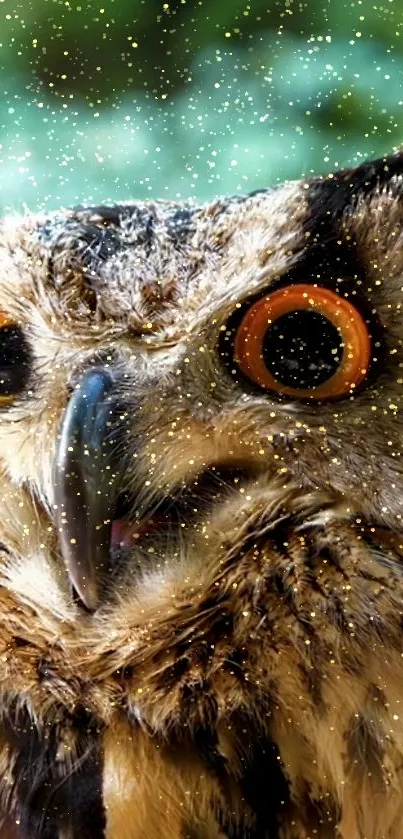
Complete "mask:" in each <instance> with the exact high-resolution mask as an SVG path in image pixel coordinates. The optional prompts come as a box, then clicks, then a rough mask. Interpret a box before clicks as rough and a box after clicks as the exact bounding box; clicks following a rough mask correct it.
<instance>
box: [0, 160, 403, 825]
mask: <svg viewBox="0 0 403 839" xmlns="http://www.w3.org/2000/svg"><path fill="white" fill-rule="evenodd" d="M401 173H402V174H403V155H402V154H401V153H398V154H395V155H392V156H390V157H389V158H385V159H384V160H381V161H376V162H375V163H369V164H364V165H363V166H361V167H359V168H358V169H356V170H350V171H348V172H340V173H337V174H334V175H330V176H328V177H324V178H317V179H315V180H312V181H310V182H297V183H292V184H288V185H285V186H283V187H279V188H277V189H275V190H268V191H262V192H259V193H256V194H254V195H251V196H246V197H245V198H242V199H240V198H234V199H228V200H222V201H217V202H215V203H214V204H211V205H207V206H203V207H196V206H187V205H179V204H178V205H177V204H173V203H169V202H167V203H164V202H155V203H152V204H151V203H150V204H142V205H141V204H137V205H135V204H127V205H125V204H122V205H115V206H111V207H98V208H89V209H87V208H79V209H76V210H73V211H68V212H62V213H58V214H55V215H54V216H50V217H48V218H40V217H37V216H26V217H24V218H15V217H13V218H7V219H4V220H3V222H2V223H1V226H0V309H1V311H3V312H4V313H5V314H6V315H7V316H8V317H9V318H10V319H11V320H13V321H14V322H16V323H18V324H19V325H20V327H21V329H22V330H23V332H24V334H25V336H26V341H27V342H28V344H29V347H30V358H31V362H30V363H31V367H30V376H29V381H28V384H27V386H26V387H25V388H24V390H23V392H22V393H21V394H20V395H19V397H18V398H17V399H16V400H15V401H14V402H13V403H12V404H10V405H6V406H4V407H3V408H1V410H0V464H1V474H2V491H1V499H0V512H1V516H0V541H1V558H2V563H1V584H2V585H1V589H0V598H1V610H0V615H1V618H0V691H1V701H0V713H1V721H2V725H1V730H0V744H1V751H0V777H1V789H2V800H3V811H4V813H5V814H8V821H7V823H6V822H5V823H4V827H3V833H2V834H0V835H1V836H2V839H3V836H4V839H7V837H11V836H13V839H14V836H15V837H18V839H20V837H23V839H36V837H37V839H78V837H79V839H102V837H105V838H106V839H143V837H144V839H225V838H227V839H311V837H312V838H313V837H319V839H401V833H402V828H401V824H402V819H403V715H402V702H403V691H402V677H403V626H402V607H403V574H402V559H403V535H402V530H403V528H402V503H403V502H402V498H403V492H402V490H403V469H402V465H401V450H402V442H403V440H402V437H403V427H402V421H401V417H400V411H401V407H402V402H403V399H402V397H403V375H402V372H401V371H402V369H403V346H402V335H403V308H402V302H403V292H402V287H403V246H402V245H403V243H402V237H403V232H402V231H403V225H402V220H403V196H402V174H401ZM301 280H304V281H307V282H320V283H323V284H324V285H327V286H329V287H332V288H337V289H338V290H340V291H341V292H342V293H345V294H347V296H348V297H349V298H351V299H352V300H354V299H355V298H358V297H360V298H362V299H363V301H364V302H365V305H366V307H367V309H368V311H371V312H372V313H373V315H374V316H375V317H376V321H377V323H378V324H379V329H380V332H379V335H380V337H379V341H376V342H374V347H375V353H376V356H377V360H376V361H375V362H374V364H373V369H372V370H371V373H370V376H369V378H368V380H367V381H366V383H365V387H363V388H362V389H361V391H360V392H359V393H357V394H356V395H355V396H354V398H353V397H347V398H345V399H344V400H340V401H338V402H337V403H321V404H318V405H312V404H307V403H305V402H298V401H292V400H288V401H284V400H281V399H280V400H279V399H278V398H276V397H275V396H273V395H271V394H269V393H266V392H262V391H259V390H257V389H253V388H251V387H249V386H247V385H246V384H245V383H244V382H242V381H241V380H240V379H239V378H237V377H236V376H234V374H233V372H232V370H231V365H229V366H228V364H227V363H226V361H225V359H224V358H223V355H222V351H221V349H220V347H221V344H220V335H221V334H222V331H223V327H224V329H225V325H226V323H227V321H228V318H230V317H231V316H232V314H233V312H234V311H235V310H236V307H237V306H238V305H239V304H242V303H243V302H244V301H245V300H248V299H249V298H250V299H253V298H254V297H255V296H256V295H257V294H260V293H262V292H264V291H266V290H267V289H269V288H271V287H273V285H274V284H279V283H280V284H284V283H288V282H300V281H301ZM94 364H97V365H99V364H102V365H104V366H107V367H108V369H110V370H111V371H112V372H113V375H114V377H115V378H116V382H117V393H118V399H119V406H120V408H121V420H122V422H123V423H124V430H125V434H124V442H122V437H120V438H119V441H118V442H117V444H116V445H117V446H119V451H118V455H119V457H120V458H121V460H122V462H123V463H124V467H125V469H124V479H123V483H122V488H123V489H124V490H126V491H128V492H129V493H130V495H131V497H132V498H135V499H136V511H137V512H139V514H140V515H143V514H144V515H146V514H149V513H150V511H153V510H154V509H156V508H158V505H160V504H161V503H162V502H164V501H166V500H167V499H168V500H169V501H170V502H171V503H176V502H181V503H182V505H184V499H186V498H187V497H189V501H188V507H186V505H185V506H182V508H181V509H182V515H183V520H182V525H183V527H181V528H179V532H178V533H170V532H169V530H168V532H167V533H166V534H165V535H163V534H161V533H160V532H156V533H154V532H153V531H152V530H151V531H150V532H149V533H146V534H145V535H143V537H142V538H140V539H139V540H138V544H135V545H133V546H132V548H131V549H130V550H129V551H128V552H127V554H126V555H125V556H124V557H123V560H122V561H121V562H120V563H118V564H117V567H116V569H114V572H113V574H111V575H110V578H107V579H106V580H105V581H104V590H103V601H102V605H101V606H100V608H99V609H98V610H97V611H95V612H94V614H90V613H88V612H86V611H85V610H84V609H83V608H82V606H81V605H80V604H79V603H78V602H77V598H75V597H73V595H72V593H71V588H70V584H69V579H68V575H67V572H66V569H65V566H64V564H63V562H62V560H61V556H60V549H59V541H58V533H57V528H56V527H55V524H54V504H55V497H54V458H55V448H56V442H57V436H58V431H59V428H60V424H61V421H62V417H63V413H64V410H65V407H66V404H67V402H68V399H69V396H70V394H71V392H72V390H73V389H74V387H75V385H76V384H77V382H78V381H79V380H80V376H81V375H82V373H83V371H85V370H86V369H87V368H88V367H89V366H90V365H94ZM233 470H240V471H239V472H237V473H236V474H237V477H236V479H235V480H233V475H235V472H234V471H233ZM214 474H216V481H215V483H214ZM206 476H210V479H211V477H212V476H213V483H211V482H210V483H208V482H206V481H205V478H206ZM189 508H191V511H192V515H189ZM14 821H15V822H16V823H17V827H16V828H15V831H16V832H14V827H13V828H12V826H11V825H12V822H14ZM11 831H12V832H11Z"/></svg>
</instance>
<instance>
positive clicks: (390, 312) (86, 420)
mask: <svg viewBox="0 0 403 839" xmlns="http://www.w3.org/2000/svg"><path fill="white" fill-rule="evenodd" d="M400 166H401V157H400V155H395V156H394V157H392V158H390V159H388V160H383V161H381V162H379V163H375V164H368V165H364V166H361V167H359V168H358V169H357V170H355V171H351V172H350V171H349V172H343V173H339V174H335V175H333V176H331V177H330V176H329V177H327V178H319V179H317V180H314V181H311V182H310V183H306V182H301V183H294V184H290V185H286V186H283V187H280V188H278V189H275V190H268V191H262V192H258V193H256V194H253V195H251V196H248V197H246V198H242V199H240V198H236V199H232V200H231V199H230V200H228V201H218V202H216V203H215V204H212V205H209V206H207V207H202V208H198V207H193V206H182V205H175V204H170V203H155V204H144V205H122V206H119V205H116V206H114V207H99V208H96V209H82V210H76V211H72V212H68V213H64V214H60V215H55V216H53V217H50V218H37V217H33V218H29V217H28V218H26V219H9V220H6V221H4V222H3V225H2V231H1V270H0V307H1V312H2V317H3V321H4V325H3V326H2V329H1V331H0V340H1V342H2V343H1V345H0V350H1V352H2V358H3V366H2V373H3V375H4V379H3V381H2V385H1V387H2V393H3V396H2V402H3V403H4V404H3V405H2V406H1V410H2V417H1V419H2V423H1V429H0V455H1V463H2V468H3V482H4V483H3V487H4V489H3V500H4V504H5V505H6V507H7V508H10V518H11V522H10V524H9V523H7V524H4V525H3V528H4V530H5V532H4V534H3V538H4V541H5V542H6V543H7V537H8V535H9V530H10V527H11V531H12V533H13V538H14V540H15V546H16V547H17V548H20V549H21V551H22V552H24V551H25V550H26V544H25V542H24V541H23V540H24V539H25V533H24V531H23V532H21V528H20V526H19V524H20V510H21V507H20V506H19V505H21V504H23V505H24V509H25V508H26V507H27V513H26V516H27V522H26V530H28V531H29V536H28V543H29V544H32V539H33V538H34V535H33V533H32V530H34V531H35V530H38V533H39V536H38V538H40V539H42V537H43V530H45V531H46V533H47V534H49V535H48V536H47V538H48V539H49V540H50V541H51V543H52V549H53V551H54V554H55V562H56V563H57V564H58V563H60V585H62V586H64V585H66V586H69V584H70V583H72V584H73V586H74V588H75V589H76V590H77V591H78V593H79V595H80V597H81V598H82V600H83V602H84V603H85V604H86V605H87V607H89V608H91V609H92V608H95V607H96V606H97V605H99V603H100V602H102V601H104V600H105V598H106V599H108V597H109V595H110V592H111V588H112V589H113V588H114V586H115V585H119V581H120V580H121V576H122V575H123V578H124V576H125V574H126V573H128V572H129V570H130V567H131V566H132V567H135V568H136V571H135V572H133V573H135V574H138V575H139V576H140V577H144V575H145V576H149V575H152V573H153V570H154V571H155V572H156V573H157V576H158V574H160V573H164V570H165V571H166V570H167V569H166V568H165V563H166V552H167V551H166V548H167V544H166V542H167V540H168V541H169V544H170V545H172V544H174V545H175V546H176V548H177V551H179V553H181V552H183V551H184V550H185V553H186V549H187V548H188V547H191V545H192V540H193V541H194V537H195V533H197V534H200V532H201V531H203V530H206V531H207V530H208V521H209V514H210V512H211V508H212V507H214V508H217V505H219V504H221V503H223V502H224V501H225V500H226V499H228V498H231V497H234V498H236V497H237V496H239V494H241V495H244V494H245V493H247V492H248V485H249V483H251V484H253V483H254V482H255V481H256V479H257V478H258V477H259V476H265V477H266V478H269V479H270V480H274V479H276V480H280V481H283V482H289V481H295V482H296V483H297V484H298V485H299V486H301V487H304V488H306V489H309V490H311V489H314V488H319V489H323V490H325V491H326V492H329V493H331V494H332V495H334V499H335V503H337V504H341V505H342V506H343V507H345V508H346V510H347V511H348V512H349V514H350V515H351V516H353V517H354V516H359V515H361V514H362V515H364V516H365V517H366V518H367V519H368V520H370V521H374V522H376V523H378V524H381V525H385V526H387V527H393V528H396V527H399V522H400V517H401V512H402V511H401V503H402V502H401V497H402V492H401V487H402V467H401V423H400V421H399V417H400V409H401V399H402V392H403V391H402V387H403V373H402V369H403V368H402V363H403V349H402V339H401V335H402V318H403V313H402V306H401V304H402V276H401V275H402V266H403V263H402V261H401V258H400V252H401V241H400V239H401V232H400V226H401V223H400V213H401V200H400V180H401V175H400ZM31 507H32V508H35V509H34V511H33V509H30V508H31ZM32 516H33V517H34V518H31V520H29V521H28V519H29V518H30V517H32ZM14 525H16V526H14ZM14 531H15V533H14ZM206 535H207V533H206ZM21 540H22V542H21V546H20V545H19V542H20V541H21ZM154 542H155V545H154ZM154 548H155V552H154ZM65 569H67V574H65ZM112 581H113V582H112Z"/></svg>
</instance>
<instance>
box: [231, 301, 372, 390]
mask: <svg viewBox="0 0 403 839" xmlns="http://www.w3.org/2000/svg"><path fill="white" fill-rule="evenodd" d="M234 360H235V362H236V364H237V365H238V367H239V369H240V370H241V372H242V373H243V374H244V375H245V376H247V378H248V379H250V380H251V381H252V382H254V383H255V384H258V385H260V387H262V388H265V389H266V390H273V391H276V393H280V394H284V395H285V396H294V397H297V398H299V399H301V398H302V399H334V398H336V397H340V396H345V395H347V394H351V393H353V392H354V390H355V389H356V388H357V387H358V385H359V384H361V382H362V380H363V379H364V377H365V376H366V373H367V371H368V368H369V365H370V362H371V338H370V335H369V333H368V329H367V327H366V325H365V322H364V320H363V318H362V316H361V315H360V313H359V312H358V311H357V309H356V308H355V307H354V306H352V305H351V303H349V301H348V300H346V299H345V298H344V297H340V296H339V295H338V294H336V293H335V292H334V291H330V289H328V288H321V287H320V286H314V285H308V284H296V285H290V286H287V287H286V288H281V289H277V291H273V292H272V293H271V294H268V295H266V297H263V298H262V299H261V300H258V301H257V302H256V303H254V304H253V305H252V306H251V307H250V309H248V311H247V312H246V314H245V315H244V317H243V319H242V321H241V323H240V325H239V326H238V329H237V331H236V334H235V341H234Z"/></svg>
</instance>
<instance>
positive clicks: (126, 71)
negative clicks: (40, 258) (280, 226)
mask: <svg viewBox="0 0 403 839" xmlns="http://www.w3.org/2000/svg"><path fill="white" fill-rule="evenodd" d="M0 67H1V101H0V212H10V211H11V212H14V211H18V212H19V211H21V210H22V209H24V207H27V208H29V209H30V210H37V209H45V208H46V209H51V208H56V207H58V206H60V205H62V206H66V205H69V204H76V203H91V202H95V201H96V202H99V201H108V200H119V199H127V198H133V197H139V198H140V197H141V198H144V197H151V196H152V197H168V196H169V197H171V198H173V197H179V198H187V197H189V196H193V197H195V198H197V199H209V198H211V197H213V196H215V195H217V194H222V193H237V192H246V191H249V190H252V189H255V188H258V187H262V186H267V185H269V184H275V183H276V182H278V181H279V180H283V179H285V178H294V177H299V176H300V175H308V174H309V173H313V172H316V173H318V172H325V171H326V170H328V169H331V168H337V167H341V166H344V165H350V164H354V163H356V162H358V161H359V160H362V159H363V158H364V157H368V156H371V155H375V154H376V155H378V154H382V153H384V152H388V151H390V150H392V149H393V148H395V147H396V146H398V145H400V144H401V143H403V119H402V117H403V85H402V82H403V0H378V2H374V0H352V2H345V0H305V2H300V0H281V2H272V1H271V0H249V2H247V0H242V2H241V1H240V0H239V1H238V0H169V1H168V2H160V0H20V2H17V0H0Z"/></svg>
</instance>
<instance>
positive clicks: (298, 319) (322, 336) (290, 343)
mask: <svg viewBox="0 0 403 839" xmlns="http://www.w3.org/2000/svg"><path fill="white" fill-rule="evenodd" d="M342 355H343V342H342V339H341V335H340V333H339V331H338V329H337V328H336V327H335V326H333V324H332V323H331V322H330V321H329V320H328V319H327V318H326V317H325V316H324V315H321V314H319V313H318V312H312V311H309V309H301V310H299V309H298V310H296V311H294V312H288V313H287V314H286V315H282V316H281V317H279V318H278V319H277V320H275V321H274V323H273V324H272V325H271V326H270V327H269V329H268V330H267V332H266V334H265V336H264V339H263V358H264V362H265V364H266V367H267V368H268V370H269V371H270V373H271V374H272V376H274V378H275V379H276V380H277V381H278V382H280V383H281V384H283V385H285V386H287V387H293V388H300V389H303V388H304V389H311V388H314V387H317V386H318V385H321V384H323V382H326V381H327V380H328V379H330V377H331V376H333V374H334V373H335V372H336V370H337V369H338V368H339V366H340V362H341V359H342Z"/></svg>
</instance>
